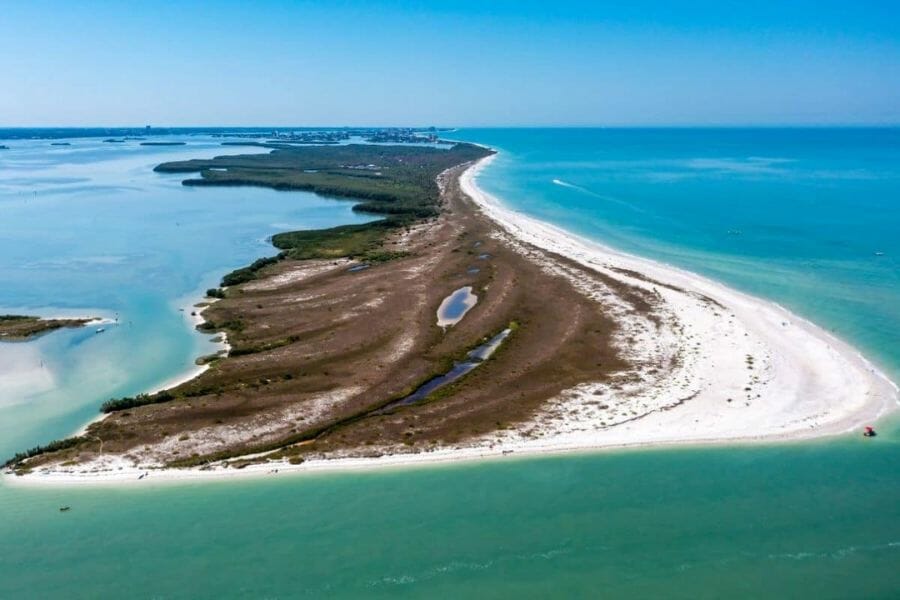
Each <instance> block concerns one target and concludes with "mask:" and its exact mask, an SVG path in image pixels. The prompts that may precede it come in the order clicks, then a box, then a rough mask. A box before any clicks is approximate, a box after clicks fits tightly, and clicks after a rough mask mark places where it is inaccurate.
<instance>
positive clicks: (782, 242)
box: [0, 129, 900, 598]
mask: <svg viewBox="0 0 900 600" xmlns="http://www.w3.org/2000/svg"><path fill="white" fill-rule="evenodd" d="M452 136H453V137H456V138H461V139H466V140H471V141H476V142H480V143H486V144H490V145H492V146H495V147H497V148H499V149H500V150H501V151H502V152H501V155H500V157H499V158H498V159H497V160H496V161H495V162H494V164H493V165H492V166H491V167H490V168H489V169H488V170H486V171H485V172H484V173H483V175H482V176H481V178H480V180H479V183H480V185H482V187H484V188H485V189H487V190H488V191H490V192H491V193H493V194H495V195H497V196H498V197H500V198H501V199H502V200H503V201H504V202H506V203H507V204H508V205H509V206H511V207H513V208H515V209H517V210H520V211H523V212H525V213H527V214H530V215H533V216H536V217H538V218H541V219H545V220H547V221H550V222H553V223H555V224H558V225H560V226H563V227H565V228H567V229H569V230H571V231H574V232H576V233H579V234H582V235H585V236H588V237H591V238H594V239H597V240H598V241H602V242H604V243H607V244H609V245H612V246H614V247H616V248H620V249H622V250H626V251H629V252H633V253H637V254H641V255H645V256H648V257H651V258H656V259H660V260H663V261H666V262H670V263H672V264H677V265H679V266H683V267H686V268H689V269H691V270H694V271H697V272H701V273H703V274H706V275H709V276H711V277H714V278H717V279H720V280H722V281H725V282H727V283H729V284H731V285H734V286H735V287H739V288H741V289H743V290H747V291H750V292H753V293H756V294H758V295H761V296H765V297H768V298H771V299H773V300H776V301H778V302H780V303H782V304H784V305H786V306H788V307H790V308H791V309H792V310H794V311H796V312H798V313H800V314H801V315H803V316H806V317H809V318H811V319H812V320H814V321H815V322H817V323H819V324H820V325H822V326H824V327H826V328H827V329H830V330H834V331H835V332H836V333H837V334H838V335H840V336H842V337H844V338H845V339H847V340H848V341H851V342H852V343H854V344H855V345H857V346H858V347H859V348H860V349H861V350H862V351H863V353H864V354H865V355H866V356H868V357H870V358H872V359H873V360H874V361H875V362H876V363H877V364H878V365H879V366H880V367H881V368H883V369H884V370H885V371H886V372H888V373H889V374H891V376H892V377H894V378H895V379H898V378H900V344H898V333H900V269H898V266H900V265H898V262H897V261H898V258H900V235H898V232H900V131H897V130H862V129H854V130H829V129H817V130H572V129H569V130H541V129H531V130H463V131H459V132H454V133H453V134H452ZM179 139H184V140H185V141H187V142H188V145H187V146H177V147H146V146H139V145H138V144H137V142H129V143H126V144H105V143H102V142H101V140H100V139H73V140H69V141H70V142H71V144H72V145H71V146H50V141H49V140H11V141H6V142H0V143H5V144H7V145H8V146H10V150H2V151H0V313H5V312H40V313H42V314H89V315H98V316H105V317H110V318H118V324H115V325H110V326H107V328H106V329H107V330H106V331H105V332H104V333H102V334H96V333H94V329H93V328H90V329H86V330H73V331H62V332H56V333H52V334H49V335H47V336H44V337H42V338H40V339H38V340H36V341H33V342H28V343H24V344H9V343H6V344H0V454H2V456H4V457H5V456H7V455H9V454H11V453H13V452H15V451H16V450H19V449H21V448H24V447H28V446H32V445H35V444H38V443H42V442H46V441H48V440H50V439H54V438H58V437H63V436H66V435H69V434H71V433H72V432H74V431H75V430H77V429H78V428H79V427H81V426H82V425H84V423H85V422H87V421H88V420H89V419H91V418H92V417H93V416H94V415H95V414H96V410H97V407H98V406H99V404H100V403H101V402H102V401H104V400H105V399H107V398H109V397H110V396H117V395H122V394H131V393H137V392H140V391H146V390H148V389H152V388H154V387H157V386H159V385H162V384H164V383H165V382H166V381H169V380H171V379H172V378H176V377H178V376H180V375H183V374H184V373H186V372H188V371H189V370H190V368H191V367H192V365H193V360H194V358H195V357H197V356H198V355H200V354H205V353H208V352H209V351H210V350H211V349H213V348H214V345H213V344H211V343H210V339H209V337H207V336H203V335H200V334H198V333H196V332H193V331H192V329H191V326H190V323H189V312H190V310H191V304H192V303H193V302H194V301H196V300H198V299H199V297H200V295H201V294H202V291H203V290H205V289H206V288H207V287H210V286H212V285H214V284H215V283H216V281H217V280H218V278H219V277H220V276H221V275H222V273H223V272H225V271H227V270H230V269H232V268H235V267H237V266H242V265H244V264H246V263H248V262H250V261H251V260H253V259H254V258H256V257H259V256H263V255H267V254H273V253H274V251H273V249H272V248H271V247H270V246H269V245H268V244H267V242H266V238H267V237H268V236H270V235H272V234H273V233H275V232H278V231H283V230H288V229H299V228H315V227H325V226H330V225H336V224H340V223H351V222H361V221H363V220H365V217H364V216H361V215H357V214H354V213H353V212H352V211H351V210H350V207H351V206H352V203H348V202H338V201H334V200H326V199H323V198H319V197H316V196H314V195H311V194H306V193H299V192H297V193H279V192H274V191H270V190H263V189H254V188H222V189H213V188H185V187H183V186H181V185H180V177H178V176H169V175H160V174H155V173H153V172H152V167H153V166H155V165H156V164H158V163H159V162H163V161H166V160H175V159H181V158H188V157H205V156H213V155H216V154H223V153H226V152H231V153H240V152H246V151H247V149H246V148H244V149H241V148H229V149H223V148H222V147H221V146H219V145H218V140H215V139H213V138H209V137H203V136H186V137H184V138H179ZM179 308H186V311H184V312H181V311H179ZM896 421H897V420H896V419H890V420H889V421H888V422H886V423H884V424H882V425H881V426H880V430H881V435H880V436H879V437H878V438H877V439H876V440H863V439H862V438H860V437H858V436H856V435H853V436H846V437H843V438H837V439H829V440H825V441H816V442H805V443H793V444H773V445H765V446H739V447H720V448H678V449H664V450H635V451H627V452H603V453H598V454H593V455H578V456H565V457H551V458H542V459H530V460H523V459H511V458H510V459H506V460H501V461H494V462H484V463H478V464H465V465H456V466H442V467H437V468H416V469H407V470H391V471H383V472H373V473H342V474H333V475H321V474H320V475H311V476H294V477H285V476H278V478H261V479H257V480H245V481H227V482H226V481H223V482H213V483H204V484H202V485H201V484H154V483H152V482H149V483H148V485H146V486H135V487H126V488H119V489H114V488H108V487H101V488H74V489H73V488H57V489H37V490H34V489H23V488H18V487H10V486H8V485H4V484H2V483H0V598H6V597H10V598H13V597H14V598H28V597H34V598H55V597H60V598H62V597H65V598H82V597H83V598H96V597H109V596H113V597H115V596H125V595H128V596H130V597H136V598H144V597H146V598H195V597H210V596H215V597H247V598H259V597H270V598H279V597H280V598H289V597H298V596H299V597H304V596H307V597H323V596H325V597H360V596H376V597H459V596H462V595H463V594H466V595H470V596H474V597H511V596H519V597H554V596H558V597H598V596H599V597H619V596H630V597H645V596H661V597H685V598H697V597H723V596H731V597H759V596H763V595H769V596H786V597H809V598H822V597H835V598H842V597H848V596H854V597H867V598H868V597H884V598H890V597H896V596H897V594H898V591H900V430H898V427H897V425H896ZM60 505H70V506H71V507H72V510H71V511H70V512H68V513H60V512H59V511H58V510H57V509H58V507H59V506H60Z"/></svg>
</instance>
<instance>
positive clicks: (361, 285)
mask: <svg viewBox="0 0 900 600" xmlns="http://www.w3.org/2000/svg"><path fill="white" fill-rule="evenodd" d="M494 156H495V152H494V151H493V150H491V149H488V148H485V147H482V146H477V145H473V144H466V143H456V144H454V145H452V146H450V147H449V148H434V147H427V146H421V145H369V144H348V145H318V146H289V145H285V146H284V147H279V148H275V149H273V150H272V151H271V152H269V153H266V154H252V155H236V156H220V157H216V158H212V159H195V160H185V161H177V162H169V163H164V164H161V165H158V166H157V167H156V169H155V170H156V171H158V172H160V173H182V174H185V175H186V176H187V178H186V179H184V181H183V182H182V183H183V185H185V186H208V187H216V186H261V187H266V188H271V189H276V190H284V191H291V190H298V191H307V192H312V193H316V194H319V195H322V196H326V197H333V198H338V199H354V200H356V201H357V204H355V206H354V210H355V211H357V212H359V213H361V214H364V215H368V216H370V217H371V220H370V221H368V222H365V223H362V224H354V225H344V226H339V227H333V228H329V229H322V230H308V231H291V232H283V233H279V234H276V235H274V236H273V237H272V245H273V246H274V248H275V250H277V253H273V254H272V255H271V256H268V257H263V258H260V259H258V260H256V261H255V262H253V263H252V264H250V265H247V266H245V267H242V268H239V269H237V270H235V271H233V272H231V273H227V274H225V275H224V276H223V278H222V280H221V285H220V286H219V287H215V288H212V289H210V290H208V292H207V296H208V299H207V302H204V303H203V304H204V305H203V306H202V307H201V313H200V314H201V316H202V317H203V319H204V322H203V323H201V324H200V325H199V329H200V330H201V331H204V332H207V333H210V334H215V335H217V336H223V337H224V338H226V339H227V344H228V348H229V349H228V351H227V354H225V355H221V356H219V355H211V356H207V357H202V359H201V360H200V361H199V362H200V363H202V368H203V371H202V372H201V373H200V374H199V375H198V376H196V377H195V378H193V379H191V380H189V381H186V382H184V383H181V384H180V385H177V386H175V387H172V388H170V389H166V390H163V391H160V392H156V393H147V394H139V395H136V396H131V397H124V398H110V399H109V400H108V401H106V402H105V403H103V405H102V407H101V412H102V413H104V414H103V418H102V419H98V420H97V421H95V422H93V423H92V424H90V425H89V426H88V427H87V428H86V430H85V431H84V433H83V434H81V435H77V436H74V437H71V438H66V439H63V440H57V441H53V442H48V443H46V444H44V445H41V446H37V447H35V448H32V449H28V450H24V449H23V450H22V451H21V452H19V453H17V454H16V455H15V456H13V457H11V458H9V459H8V460H7V461H6V466H7V467H8V468H9V469H11V470H13V471H14V472H15V473H17V474H20V475H29V474H31V475H32V476H33V477H38V478H39V479H40V480H41V481H54V480H59V479H63V480H66V478H88V479H90V478H99V479H100V480H102V479H103V478H107V479H109V480H120V479H121V478H123V477H126V478H132V479H135V480H137V478H138V477H137V476H138V474H146V473H147V472H150V471H151V470H152V471H153V472H154V473H160V474H169V475H172V474H176V475H172V476H180V475H177V474H178V473H189V474H191V476H205V475H218V474H221V473H234V472H235V471H236V470H241V472H261V471H260V470H262V472H265V470H266V469H270V470H271V469H272V467H273V466H274V467H278V468H279V469H280V468H297V469H305V468H321V466H322V465H326V466H327V467H333V466H335V465H347V466H354V467H355V466H359V465H363V464H402V463H406V462H415V461H422V460H457V459H461V458H480V457H484V456H499V457H502V456H505V455H508V454H512V453H516V454H519V453H536V452H554V451H572V450H579V449H586V448H600V447H611V446H626V445H635V444H659V443H685V442H690V443H708V442H710V441H719V440H759V439H773V438H774V439H777V438H796V437H808V436H812V435H827V434H833V433H838V432H844V431H846V430H847V429H848V428H852V427H855V426H857V425H859V423H861V422H864V420H865V419H870V418H874V417H876V416H878V415H880V414H882V413H883V412H884V411H886V410H889V407H891V406H894V405H895V402H896V390H894V389H893V388H892V387H890V385H889V382H888V381H887V380H886V379H883V378H881V376H880V375H879V374H878V373H877V372H876V371H875V370H874V369H872V368H871V366H870V365H869V364H868V363H866V362H865V360H864V359H862V358H861V357H860V356H859V355H858V353H856V352H854V351H853V350H852V348H849V347H847V346H846V345H844V344H842V343H841V342H839V341H837V340H835V339H834V338H832V337H831V336H829V335H828V334H827V333H825V332H823V331H821V330H820V329H818V328H816V327H815V326H813V325H811V324H808V323H806V322H803V321H802V320H801V319H799V318H797V317H796V316H794V315H792V314H791V313H789V312H788V311H786V310H785V309H783V308H781V307H779V306H777V305H774V304H771V303H767V302H764V301H761V300H758V299H755V298H751V297H749V296H746V295H743V294H741V293H739V292H735V291H733V290H730V289H729V288H727V287H725V286H722V285H721V284H718V283H715V282H712V281H710V280H707V279H704V278H702V277H699V276H696V275H693V274H690V273H686V272H683V271H679V270H676V269H673V268H671V267H667V266H665V265H660V264H659V263H655V262H652V261H649V260H645V259H641V258H638V257H633V256H629V255H625V254H621V253H617V252H615V251H612V250H610V249H608V248H605V247H602V246H598V245H595V244H592V243H590V242H586V241H585V240H582V239H580V238H577V237H574V236H572V235H570V234H568V233H566V232H564V231H562V230H559V229H556V228H554V227H552V226H550V225H547V224H545V223H542V222H540V221H536V220H534V219H530V218H528V217H525V216H523V215H520V214H518V213H515V212H513V211H510V210H508V209H506V208H505V207H504V206H502V205H501V204H500V203H499V202H497V201H496V200H495V199H493V198H492V197H491V196H490V195H488V194H486V193H485V192H484V191H483V190H481V189H480V188H479V187H478V186H477V185H476V183H475V178H476V177H477V175H478V173H479V171H480V169H482V168H484V166H485V165H486V164H488V163H489V162H490V161H491V160H493V158H494ZM810 398H812V399H814V401H809V399H810ZM335 468H336V467H335ZM140 478H141V480H143V475H141V477H140Z"/></svg>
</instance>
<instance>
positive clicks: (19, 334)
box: [0, 315, 96, 341]
mask: <svg viewBox="0 0 900 600" xmlns="http://www.w3.org/2000/svg"><path fill="white" fill-rule="evenodd" d="M92 321H96V319H92V318H91V319H42V318H40V317H35V316H29V315H0V341H20V340H27V339H31V338H33V337H36V336H38V335H41V334H43V333H47V332H50V331H55V330H57V329H62V328H64V327H84V326H85V325H87V324H88V323H91V322H92Z"/></svg>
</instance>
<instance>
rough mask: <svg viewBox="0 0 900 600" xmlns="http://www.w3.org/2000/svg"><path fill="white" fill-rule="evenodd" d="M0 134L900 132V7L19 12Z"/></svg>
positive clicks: (96, 7) (2, 86)
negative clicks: (650, 128)
mask: <svg viewBox="0 0 900 600" xmlns="http://www.w3.org/2000/svg"><path fill="white" fill-rule="evenodd" d="M0 82H2V83H0V126H43V125H47V126H51V125H72V126H78V125H142V124H147V123H149V124H153V125H159V126H163V125H291V124H295V125H299V124H304V125H365V124H383V125H427V124H435V125H471V126H478V125H498V126H503V125H523V126H540V125H728V124H732V125H784V124H898V123H900V2H866V1H854V2H849V1H844V2H829V1H820V2H805V1H796V2H790V3H787V2H784V3H783V2H763V1H760V0H757V1H756V2H727V1H718V2H674V1H669V2H648V1H641V0H633V1H626V2H602V1H597V2H565V1H561V0H560V1H551V0H545V1H543V2H530V1H528V0H520V1H517V2H508V1H505V0H496V1H491V0H481V1H480V2H453V1H450V0H447V1H443V2H374V1H369V2H349V1H340V0H334V1H330V2H300V1H294V2H287V1H274V0H273V1H265V0H258V1H256V2H232V1H227V0H221V1H219V2H190V1H181V2H157V1H154V2H146V1H145V2H128V1H120V2H112V1H109V2H101V1H81V2H69V1H63V0H60V1H56V2H51V1H46V0H43V1H42V0H29V1H28V2H13V1H9V0H8V1H6V2H3V3H2V11H0Z"/></svg>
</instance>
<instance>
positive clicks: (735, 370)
mask: <svg viewBox="0 0 900 600" xmlns="http://www.w3.org/2000/svg"><path fill="white" fill-rule="evenodd" d="M492 159H493V157H488V158H486V159H482V160H481V161H479V162H478V163H476V164H475V165H473V166H472V167H470V168H468V169H467V170H466V171H465V172H464V173H463V174H462V175H461V176H460V186H461V189H462V190H463V191H464V192H465V193H466V194H467V195H469V196H470V197H471V198H472V199H473V201H474V202H475V203H476V204H477V205H478V207H479V208H480V210H481V211H482V212H483V213H484V214H485V215H486V216H487V217H489V218H490V219H492V220H493V221H494V222H495V223H496V224H497V225H498V228H499V232H498V235H501V236H508V237H507V239H511V240H513V241H514V243H518V244H520V245H521V251H522V252H524V253H526V254H527V253H528V252H529V250H528V248H529V246H534V247H537V248H540V249H542V250H544V251H549V252H552V253H556V254H559V255H561V256H564V257H566V258H568V259H570V260H572V261H574V262H576V263H578V264H580V265H582V266H584V267H587V268H588V269H592V270H595V271H598V272H602V273H603V274H604V275H606V276H609V277H614V278H616V279H618V280H620V281H622V282H624V283H627V284H629V285H634V286H639V287H643V288H644V289H647V290H651V289H652V291H653V293H655V294H658V295H659V297H660V298H661V299H662V300H663V301H664V303H665V306H666V308H667V309H668V310H669V311H670V315H671V317H672V319H673V322H675V321H677V322H678V323H679V324H680V325H679V327H680V328H679V329H677V330H676V329H672V330H671V331H667V332H662V333H659V332H657V334H656V335H655V336H654V339H653V344H655V346H654V347H653V348H652V349H651V350H653V351H655V352H657V353H660V352H662V353H663V354H665V353H666V352H669V353H679V356H681V355H683V356H681V358H680V359H679V361H677V366H676V367H674V368H673V369H672V371H671V372H670V373H667V374H665V376H664V377H661V378H659V379H653V378H648V381H647V382H646V383H645V384H644V385H643V386H641V385H640V384H637V385H635V386H632V388H629V389H627V390H624V391H622V390H620V389H619V388H610V387H608V386H606V387H604V386H600V385H599V384H598V385H586V386H579V387H578V388H576V389H574V390H571V391H570V392H567V393H564V394H563V395H561V396H560V398H558V399H555V400H554V401H553V402H551V405H552V406H551V410H550V411H548V413H547V415H546V418H543V417H542V418H538V419H536V421H535V423H532V424H530V425H529V426H528V427H519V428H515V429H513V430H510V431H507V432H503V433H501V434H495V435H492V436H488V437H485V438H483V439H480V440H475V441H473V442H471V443H470V444H467V445H465V446H459V447H445V448H439V449H436V450H431V451H426V452H420V453H408V454H386V455H384V456H381V457H377V458H368V457H367V458H358V457H346V458H333V459H327V460H310V461H307V462H305V463H302V464H299V465H291V464H288V463H285V462H269V463H262V464H257V465H250V466H247V467H245V468H243V469H240V470H237V469H233V468H223V467H211V468H209V467H208V468H205V469H149V470H148V469H146V468H137V467H134V466H133V465H132V464H131V463H130V462H128V461H126V460H124V459H122V458H120V457H109V458H108V459H107V460H105V461H102V460H101V461H95V462H94V463H91V464H87V465H83V466H80V467H77V468H59V467H55V470H52V471H40V470H38V471H36V472H34V473H32V474H29V475H26V476H23V477H12V478H10V479H11V480H12V481H14V482H16V484H21V485H30V484H70V483H85V484H93V483H131V482H133V483H137V482H147V481H153V482H158V481H185V480H202V479H209V478H222V477H225V478H230V477H242V476H267V475H275V474H276V472H277V474H280V473H288V472H314V471H335V470H357V469H370V468H379V467H406V466H412V465H421V464H436V463H445V462H451V461H460V460H475V459H484V458H489V457H502V456H505V455H514V456H523V455H526V456H527V455H536V454H549V453H563V452H584V451H592V450H599V449H604V448H605V449H610V448H622V447H629V446H649V445H663V444H710V443H734V442H760V441H777V440H800V439H806V438H813V437H822V436H827V435H836V434H841V433H846V432H848V431H852V430H854V429H856V428H860V427H861V426H862V425H864V424H868V423H870V422H871V421H873V420H875V419H877V418H879V417H881V416H883V415H884V414H886V413H888V412H890V411H892V410H895V409H896V408H897V406H898V388H897V386H896V385H895V384H894V383H893V382H891V381H890V380H889V379H888V378H887V377H886V376H885V375H884V374H883V373H881V372H880V371H878V370H877V369H876V368H875V367H874V366H873V365H872V364H871V363H869V362H868V361H867V360H866V359H865V358H863V357H862V355H861V354H860V353H859V352H858V351H857V350H856V349H854V348H852V347H851V346H849V345H848V344H846V343H845V342H843V341H841V340H839V339H837V338H836V337H834V336H833V335H831V334H829V333H828V332H826V331H824V330H823V329H821V328H820V327H818V326H816V325H814V324H812V323H810V322H809V321H807V320H805V319H802V318H801V317H798V316H797V315H794V314H793V313H791V312H790V311H788V310H786V309H785V308H783V307H781V306H779V305H778V304H776V303H773V302H769V301H765V300H762V299H758V298H755V297H752V296H750V295H747V294H744V293H741V292H738V291H735V290H733V289H731V288H728V287H726V286H725V285H723V284H720V283H718V282H716V281H713V280H710V279H707V278H705V277H702V276H699V275H696V274H694V273H690V272H687V271H684V270H681V269H678V268H675V267H672V266H669V265H664V264H661V263H658V262H655V261H652V260H649V259H644V258H640V257H637V256H631V255H628V254H623V253H620V252H618V251H615V250H613V249H610V248H607V247H605V246H602V245H600V244H597V243H595V242H593V241H591V240H587V239H584V238H581V237H578V236H575V235H573V234H571V233H569V232H567V231H565V230H563V229H560V228H558V227H556V226H553V225H550V224H548V223H544V222H542V221H539V220H537V219H534V218H531V217H528V216H526V215H523V214H520V213H518V212H515V211H513V210H510V209H508V208H506V207H505V206H504V205H503V204H502V203H501V202H500V201H499V200H497V199H496V198H494V197H492V196H490V195H489V194H487V193H486V192H484V191H483V190H481V189H480V188H478V186H477V185H476V183H475V178H476V177H477V175H478V173H479V172H480V170H481V169H483V168H484V167H485V166H486V165H487V164H488V163H489V162H490V161H491V160H492ZM544 260H546V259H544ZM548 268H552V265H549V263H548ZM687 340H690V344H688V342H687ZM647 345H648V346H649V344H647ZM643 350H644V348H643V347H639V348H636V349H635V356H639V355H640V353H641V352H642V351H643ZM648 352H649V350H648ZM651 355H652V353H650V354H648V356H651ZM655 356H657V355H652V356H651V358H653V357H655ZM747 357H753V360H752V361H750V362H749V363H748V361H747ZM748 374H751V375H748ZM748 376H749V377H750V378H751V379H750V380H752V381H753V383H752V384H748ZM748 389H752V392H747V390H748ZM598 394H603V395H602V396H598ZM751 394H752V395H753V397H752V398H751V397H750V396H751ZM598 397H602V398H604V399H606V401H608V402H609V403H610V404H614V403H616V402H618V403H619V404H621V405H622V406H624V407H625V408H627V409H629V410H630V409H634V408H635V407H639V406H640V407H644V408H645V409H646V407H648V406H649V407H650V409H647V410H646V412H645V413H643V414H640V415H639V416H638V417H636V418H628V419H624V420H622V421H621V422H618V423H612V424H610V425H607V424H606V423H605V422H602V423H601V422H600V420H599V419H601V418H608V417H605V416H604V417H600V416H598V413H597V412H596V409H595V408H594V407H595V406H596V404H597V398H598ZM623 410H624V409H623ZM553 411H555V413H554V412H553ZM560 414H562V415H565V416H564V417H562V418H559V417H558V416H557V415H560ZM145 473H146V475H145V476H144V477H141V475H142V474H145ZM139 477H140V479H139Z"/></svg>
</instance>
